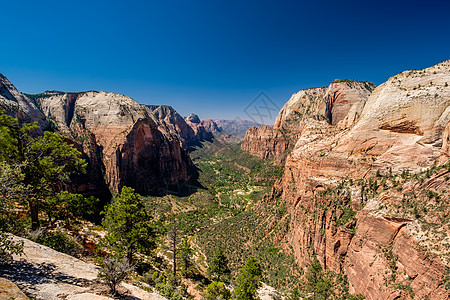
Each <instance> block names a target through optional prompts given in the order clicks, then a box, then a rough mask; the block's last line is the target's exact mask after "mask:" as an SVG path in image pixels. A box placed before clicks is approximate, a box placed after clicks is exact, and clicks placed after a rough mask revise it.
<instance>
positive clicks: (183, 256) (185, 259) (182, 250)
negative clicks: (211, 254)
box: [178, 238, 194, 275]
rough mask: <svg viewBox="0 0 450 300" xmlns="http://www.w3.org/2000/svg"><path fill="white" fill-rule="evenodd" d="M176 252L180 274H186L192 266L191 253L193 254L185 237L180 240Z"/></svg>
mask: <svg viewBox="0 0 450 300" xmlns="http://www.w3.org/2000/svg"><path fill="white" fill-rule="evenodd" d="M178 253H179V262H180V265H181V270H182V274H184V275H187V274H188V273H189V270H190V269H191V267H192V255H193V254H194V250H193V249H192V248H191V245H190V243H189V240H188V239H187V238H184V239H183V241H182V242H181V245H180V247H179V249H178Z"/></svg>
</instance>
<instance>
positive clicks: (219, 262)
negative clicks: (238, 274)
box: [208, 248, 231, 282]
mask: <svg viewBox="0 0 450 300" xmlns="http://www.w3.org/2000/svg"><path fill="white" fill-rule="evenodd" d="M230 274H231V271H230V269H229V267H228V258H227V256H226V255H225V253H224V252H223V249H221V248H218V249H216V250H215V251H214V255H213V257H212V258H211V261H210V262H209V266H208V276H209V277H211V278H212V279H213V280H217V281H225V282H226V281H228V277H229V276H230Z"/></svg>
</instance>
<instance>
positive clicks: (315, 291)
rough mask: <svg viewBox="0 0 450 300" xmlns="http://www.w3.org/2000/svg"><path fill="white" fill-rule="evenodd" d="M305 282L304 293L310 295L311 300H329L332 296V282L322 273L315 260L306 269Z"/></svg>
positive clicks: (318, 263)
mask: <svg viewBox="0 0 450 300" xmlns="http://www.w3.org/2000/svg"><path fill="white" fill-rule="evenodd" d="M306 280H307V282H306V284H305V291H306V292H307V293H310V294H312V299H329V298H330V297H331V296H332V295H333V281H332V280H331V279H330V276H327V274H326V273H325V272H323V269H322V266H321V265H320V262H319V261H318V260H317V258H314V260H313V261H312V262H311V264H310V266H309V267H308V271H307V273H306Z"/></svg>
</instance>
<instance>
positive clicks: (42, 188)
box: [0, 113, 86, 230]
mask: <svg viewBox="0 0 450 300" xmlns="http://www.w3.org/2000/svg"><path fill="white" fill-rule="evenodd" d="M80 157H81V153H80V152H79V151H78V150H76V149H75V148H74V147H73V146H72V145H69V144H67V143H66V142H65V139H64V137H63V136H61V135H59V134H55V133H51V132H44V134H43V135H39V127H38V126H37V125H36V124H23V125H21V126H20V125H19V123H18V121H17V119H15V118H12V117H10V116H8V115H6V114H4V113H0V162H2V163H3V164H8V165H9V168H10V170H14V173H15V178H16V179H17V180H16V181H10V182H8V185H5V186H4V188H3V195H7V196H8V197H10V198H15V199H17V200H21V201H24V202H25V203H26V204H27V205H28V208H29V213H30V217H31V224H32V229H33V230H36V229H37V228H38V227H39V212H40V209H41V206H42V205H43V204H45V202H46V200H47V199H48V197H51V196H54V195H55V194H56V193H58V192H59V191H61V190H62V189H64V184H65V183H67V182H68V181H69V176H70V175H71V174H73V173H80V172H84V171H85V167H86V162H85V161H84V160H83V159H81V158H80Z"/></svg>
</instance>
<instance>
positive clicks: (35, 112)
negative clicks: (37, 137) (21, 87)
mask: <svg viewBox="0 0 450 300" xmlns="http://www.w3.org/2000/svg"><path fill="white" fill-rule="evenodd" d="M0 110H4V111H5V112H6V113H7V114H9V115H11V116H14V117H15V118H17V119H18V120H19V122H21V123H33V122H37V123H38V125H39V127H40V128H43V129H44V128H46V127H47V126H48V123H47V121H46V120H45V116H44V115H43V114H42V113H41V112H40V111H39V109H38V108H37V107H36V105H35V104H34V103H33V102H32V101H31V100H30V99H29V98H28V97H27V96H25V95H24V94H22V93H21V92H19V91H18V90H17V89H16V87H15V86H14V85H13V84H12V83H11V82H10V81H9V80H8V79H7V78H6V77H5V76H3V75H2V74H0Z"/></svg>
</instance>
